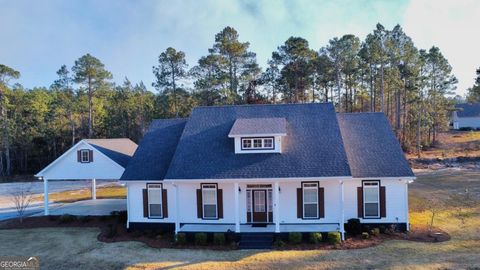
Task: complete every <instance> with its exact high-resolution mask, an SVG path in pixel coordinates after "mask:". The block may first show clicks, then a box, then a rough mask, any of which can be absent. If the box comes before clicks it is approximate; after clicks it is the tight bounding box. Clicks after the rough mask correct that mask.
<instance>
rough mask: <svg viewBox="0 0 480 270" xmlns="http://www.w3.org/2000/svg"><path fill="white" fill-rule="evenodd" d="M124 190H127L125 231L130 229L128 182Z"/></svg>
mask: <svg viewBox="0 0 480 270" xmlns="http://www.w3.org/2000/svg"><path fill="white" fill-rule="evenodd" d="M125 188H126V189H127V229H129V228H130V214H131V212H130V198H131V197H130V194H129V193H130V189H129V188H128V182H127V183H125Z"/></svg>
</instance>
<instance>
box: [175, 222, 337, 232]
mask: <svg viewBox="0 0 480 270" xmlns="http://www.w3.org/2000/svg"><path fill="white" fill-rule="evenodd" d="M280 231H281V232H332V231H340V224H339V223H323V224H280ZM179 232H220V233H221V232H223V233H226V232H235V224H188V223H187V224H181V225H180V230H179ZM240 232H241V233H275V224H267V225H266V226H265V227H254V226H252V224H240Z"/></svg>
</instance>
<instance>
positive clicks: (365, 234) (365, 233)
mask: <svg viewBox="0 0 480 270" xmlns="http://www.w3.org/2000/svg"><path fill="white" fill-rule="evenodd" d="M362 238H363V239H368V238H370V235H369V234H368V232H363V233H362Z"/></svg>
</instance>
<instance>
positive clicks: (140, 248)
mask: <svg viewBox="0 0 480 270" xmlns="http://www.w3.org/2000/svg"><path fill="white" fill-rule="evenodd" d="M479 175H480V174H475V173H469V172H458V171H457V172H455V173H453V172H442V173H438V174H434V175H423V176H419V177H418V180H417V181H416V182H415V183H413V184H412V185H411V186H410V205H411V209H412V211H411V214H410V221H411V223H412V225H413V226H423V225H425V224H426V223H427V222H428V220H429V215H430V213H429V212H428V211H426V210H425V207H424V205H425V204H426V201H428V200H429V199H431V198H440V199H441V201H442V203H443V204H444V206H443V207H442V209H441V211H440V212H439V214H438V218H437V219H436V225H437V226H438V227H440V228H442V229H443V230H445V231H447V232H448V233H450V235H451V236H452V239H451V240H450V241H447V242H442V243H419V242H411V241H387V242H384V243H382V244H380V245H378V246H375V247H370V248H366V249H357V250H309V251H292V250H290V251H245V250H238V251H212V250H208V251H207V250H188V251H186V250H181V249H154V248H149V247H147V246H146V245H144V244H142V243H139V242H117V243H109V244H107V243H103V242H99V241H97V235H98V233H99V231H98V229H93V228H92V229H85V228H81V229H76V228H51V229H50V228H48V229H28V230H8V231H0V243H2V245H0V255H24V256H25V255H36V256H39V257H40V264H41V266H42V269H87V270H88V269H98V268H102V269H132V270H138V269H159V268H168V269H170V268H175V269H177V268H178V269H212V268H213V269H358V268H369V269H478V268H480V214H479V213H480V206H479V204H478V203H476V204H474V205H472V206H471V207H467V208H464V209H463V210H462V211H463V212H464V213H465V216H466V217H464V218H460V217H459V216H458V213H457V212H458V211H457V208H456V207H454V204H453V203H452V200H451V198H452V196H454V195H456V194H457V193H461V191H462V190H463V191H464V190H465V188H472V187H473V189H474V191H473V192H472V196H477V195H478V194H477V193H476V191H475V186H480V177H476V176H479ZM475 198H477V197H475Z"/></svg>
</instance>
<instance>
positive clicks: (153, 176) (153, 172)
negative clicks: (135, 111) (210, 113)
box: [120, 119, 186, 180]
mask: <svg viewBox="0 0 480 270" xmlns="http://www.w3.org/2000/svg"><path fill="white" fill-rule="evenodd" d="M185 123H186V120H185V119H162V120H154V121H153V122H152V123H151V124H150V127H149V129H148V131H147V133H146V134H145V136H144V137H143V139H142V141H141V143H140V146H139V147H138V149H137V151H136V152H135V154H134V155H133V158H132V159H131V161H130V163H129V164H128V166H127V167H126V169H125V172H124V174H123V175H122V177H121V179H120V180H159V179H163V178H164V176H165V174H166V173H167V170H168V167H169V165H170V161H171V159H172V157H173V154H174V153H175V149H176V147H177V144H178V140H179V139H180V135H181V134H182V131H183V128H184V126H185Z"/></svg>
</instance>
